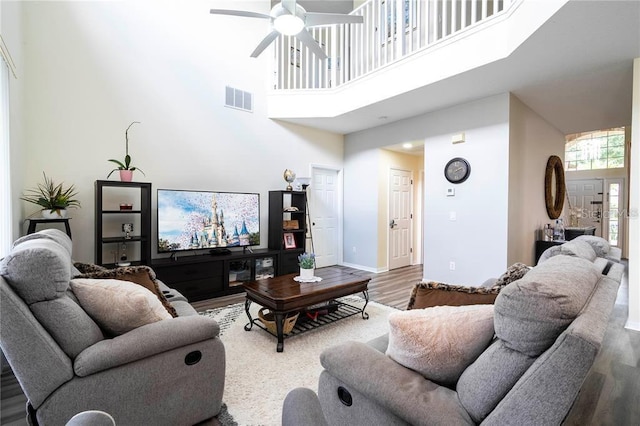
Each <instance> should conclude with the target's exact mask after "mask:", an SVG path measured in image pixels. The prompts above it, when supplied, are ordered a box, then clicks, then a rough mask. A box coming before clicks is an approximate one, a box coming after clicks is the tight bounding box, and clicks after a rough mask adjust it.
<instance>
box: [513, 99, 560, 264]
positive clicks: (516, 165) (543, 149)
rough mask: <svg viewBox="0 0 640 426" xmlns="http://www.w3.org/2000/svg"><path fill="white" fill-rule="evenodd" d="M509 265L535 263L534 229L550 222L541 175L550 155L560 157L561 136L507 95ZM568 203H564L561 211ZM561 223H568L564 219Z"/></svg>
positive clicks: (518, 101) (527, 108)
mask: <svg viewBox="0 0 640 426" xmlns="http://www.w3.org/2000/svg"><path fill="white" fill-rule="evenodd" d="M509 110H510V112H509V140H510V142H509V239H508V245H507V247H508V253H509V254H508V260H507V263H508V264H509V265H511V264H513V263H515V262H522V263H525V264H527V265H533V264H534V262H535V240H536V231H537V230H539V229H540V228H542V227H543V226H544V224H545V223H553V221H552V220H551V219H549V216H548V214H547V209H546V207H545V199H544V177H545V170H546V167H547V160H548V159H549V157H550V156H551V155H557V156H558V157H560V158H563V159H564V144H565V137H564V134H563V133H562V132H560V131H559V130H558V129H556V128H555V127H553V126H551V125H550V124H549V123H548V122H547V121H545V120H544V119H543V118H542V117H540V116H539V115H538V114H537V113H536V112H535V111H533V110H532V109H531V108H529V107H528V106H527V105H525V104H524V103H522V102H521V101H520V100H519V99H518V98H517V97H515V96H513V95H511V98H510V105H509ZM567 207H568V206H567V205H566V203H565V212H566V208H567ZM565 223H568V219H567V220H566V222H565Z"/></svg>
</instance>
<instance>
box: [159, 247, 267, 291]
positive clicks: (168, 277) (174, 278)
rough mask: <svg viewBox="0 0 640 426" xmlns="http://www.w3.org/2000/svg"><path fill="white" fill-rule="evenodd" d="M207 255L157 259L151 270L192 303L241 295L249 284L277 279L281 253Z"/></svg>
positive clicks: (256, 250)
mask: <svg viewBox="0 0 640 426" xmlns="http://www.w3.org/2000/svg"><path fill="white" fill-rule="evenodd" d="M219 248H222V247H219ZM206 253H207V252H206V251H205V252H204V253H201V254H199V255H192V256H188V255H187V256H186V255H183V254H182V253H181V255H180V257H178V261H177V262H176V261H174V260H173V259H172V258H169V257H164V258H161V259H153V261H152V262H151V267H152V268H153V270H154V271H155V273H156V277H157V278H158V279H159V280H161V281H162V282H164V283H165V284H167V285H168V286H170V287H172V288H175V289H176V290H178V291H179V292H180V293H182V294H183V295H184V296H185V297H186V298H187V299H189V301H190V302H195V301H198V300H205V299H211V298H214V297H220V296H226V295H229V294H234V293H241V292H242V291H244V288H243V286H242V284H244V283H245V282H247V281H253V280H256V279H265V278H269V277H273V276H274V275H277V270H278V262H279V252H278V251H277V250H269V249H261V248H254V249H253V252H252V253H243V252H241V251H239V250H238V251H231V253H230V254H226V255H218V256H210V255H209V256H208V255H206ZM203 254H205V255H203Z"/></svg>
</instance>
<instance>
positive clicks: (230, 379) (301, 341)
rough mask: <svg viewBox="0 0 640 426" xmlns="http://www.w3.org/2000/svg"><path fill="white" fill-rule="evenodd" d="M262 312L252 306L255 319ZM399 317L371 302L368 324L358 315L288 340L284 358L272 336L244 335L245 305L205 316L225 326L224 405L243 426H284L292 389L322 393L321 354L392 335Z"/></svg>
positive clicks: (352, 300) (356, 299)
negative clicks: (390, 329)
mask: <svg viewBox="0 0 640 426" xmlns="http://www.w3.org/2000/svg"><path fill="white" fill-rule="evenodd" d="M341 300H343V301H345V302H347V303H349V304H352V305H354V306H359V307H361V306H363V305H364V299H362V298H360V297H356V296H349V297H346V298H343V299H341ZM259 308H260V306H259V305H256V304H255V303H254V304H252V305H251V309H250V312H251V315H252V317H253V318H257V316H258V310H259ZM394 311H397V309H395V308H391V307H388V306H384V305H381V304H379V303H375V302H369V304H368V305H367V308H366V312H367V313H368V314H369V319H368V320H364V319H362V317H361V316H360V315H354V316H352V317H349V318H345V319H342V320H340V321H337V322H335V323H332V324H329V325H325V326H323V327H321V328H318V329H315V330H312V331H309V332H306V333H302V334H299V335H296V336H293V337H291V338H288V339H285V340H284V352H280V353H278V352H276V338H275V337H274V336H272V335H271V334H269V333H267V332H266V331H264V330H262V329H260V328H257V327H256V326H254V327H253V329H252V330H250V331H245V330H244V326H245V324H247V322H248V319H247V315H246V314H245V312H244V304H243V303H238V304H235V305H230V306H227V307H224V308H218V309H211V310H208V311H205V312H201V313H200V314H201V315H207V316H210V317H212V318H214V319H215V320H216V321H218V323H219V324H220V335H221V336H220V338H221V340H222V342H223V343H224V346H225V350H226V356H227V368H226V374H225V377H226V379H225V386H224V395H223V401H224V403H225V404H226V406H227V410H228V414H229V415H230V416H231V417H232V418H233V421H235V422H237V424H238V425H240V426H253V425H265V426H272V425H273V426H276V425H280V424H281V422H282V402H283V401H284V398H285V396H286V395H287V393H288V392H289V391H290V390H291V389H294V388H296V387H300V386H304V387H308V388H310V389H313V390H314V391H317V390H318V378H319V377H320V373H321V371H322V366H321V365H320V353H321V352H322V351H323V350H324V349H326V348H328V347H330V346H332V345H335V344H338V343H341V342H345V341H349V340H355V341H361V342H366V341H368V340H371V339H373V338H376V337H378V336H380V335H381V334H384V333H387V332H388V322H387V317H388V315H389V314H390V313H391V312H394ZM221 420H222V419H221ZM221 423H223V424H224V423H226V422H222V421H221Z"/></svg>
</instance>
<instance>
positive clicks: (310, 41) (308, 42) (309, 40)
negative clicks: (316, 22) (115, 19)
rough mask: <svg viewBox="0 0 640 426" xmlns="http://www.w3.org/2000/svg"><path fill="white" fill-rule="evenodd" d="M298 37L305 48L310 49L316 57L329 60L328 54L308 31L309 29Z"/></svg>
mask: <svg viewBox="0 0 640 426" xmlns="http://www.w3.org/2000/svg"><path fill="white" fill-rule="evenodd" d="M296 37H297V38H298V40H300V41H301V42H302V44H304V45H305V46H307V47H308V48H309V50H311V51H312V52H313V53H315V55H316V56H317V57H318V58H320V59H327V54H326V53H324V50H322V47H320V45H319V44H318V42H317V41H316V40H315V39H314V38H313V36H312V35H311V34H310V33H309V31H307V29H306V28H305V29H303V30H302V31H300V32H299V33H298V34H297V35H296Z"/></svg>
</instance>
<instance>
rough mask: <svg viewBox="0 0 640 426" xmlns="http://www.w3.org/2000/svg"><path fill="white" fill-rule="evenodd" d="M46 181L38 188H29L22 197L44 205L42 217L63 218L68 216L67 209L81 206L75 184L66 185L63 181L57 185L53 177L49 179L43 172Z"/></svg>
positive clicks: (41, 205) (30, 201)
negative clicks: (76, 197)
mask: <svg viewBox="0 0 640 426" xmlns="http://www.w3.org/2000/svg"><path fill="white" fill-rule="evenodd" d="M42 176H44V183H39V184H38V186H37V187H36V188H33V189H28V190H27V191H25V194H24V195H23V196H22V197H20V199H21V200H24V201H27V202H29V203H33V204H36V205H38V206H40V207H42V217H44V218H45V219H61V218H64V217H66V216H67V209H68V208H74V207H80V201H78V200H76V199H75V198H74V197H75V196H76V195H78V192H77V191H76V188H75V186H74V185H71V186H68V187H66V188H65V187H64V186H63V184H62V183H59V184H57V185H56V183H55V182H54V181H53V179H49V178H48V177H47V175H46V174H45V173H44V172H42Z"/></svg>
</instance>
